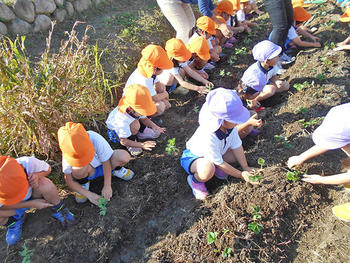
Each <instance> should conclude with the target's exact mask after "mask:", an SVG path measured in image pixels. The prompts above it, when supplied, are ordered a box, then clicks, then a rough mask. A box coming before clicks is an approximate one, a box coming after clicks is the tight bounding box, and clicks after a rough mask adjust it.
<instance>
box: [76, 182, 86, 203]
mask: <svg viewBox="0 0 350 263" xmlns="http://www.w3.org/2000/svg"><path fill="white" fill-rule="evenodd" d="M81 186H82V187H83V188H84V189H86V190H89V188H90V182H87V183H85V184H81ZM74 196H75V201H76V202H77V203H79V204H81V203H85V202H86V201H87V198H86V197H85V195H82V194H80V193H78V192H74Z"/></svg>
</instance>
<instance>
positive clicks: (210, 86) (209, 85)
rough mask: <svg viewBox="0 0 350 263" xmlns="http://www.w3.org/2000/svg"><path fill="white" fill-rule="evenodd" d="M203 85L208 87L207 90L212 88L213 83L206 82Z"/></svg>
mask: <svg viewBox="0 0 350 263" xmlns="http://www.w3.org/2000/svg"><path fill="white" fill-rule="evenodd" d="M205 87H206V88H207V89H208V90H212V89H213V88H214V84H213V83H208V84H206V85H205Z"/></svg>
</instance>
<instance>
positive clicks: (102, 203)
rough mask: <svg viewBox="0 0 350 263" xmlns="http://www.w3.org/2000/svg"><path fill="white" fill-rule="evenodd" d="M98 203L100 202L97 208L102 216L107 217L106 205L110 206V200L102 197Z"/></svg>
mask: <svg viewBox="0 0 350 263" xmlns="http://www.w3.org/2000/svg"><path fill="white" fill-rule="evenodd" d="M97 202H98V204H97V206H98V207H99V208H100V215H101V216H105V215H106V213H107V207H106V205H107V204H108V200H107V199H106V198H104V197H101V198H99V199H98V200H97Z"/></svg>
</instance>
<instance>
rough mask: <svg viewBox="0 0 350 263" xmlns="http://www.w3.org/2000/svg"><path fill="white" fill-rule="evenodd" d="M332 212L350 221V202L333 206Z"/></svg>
mask: <svg viewBox="0 0 350 263" xmlns="http://www.w3.org/2000/svg"><path fill="white" fill-rule="evenodd" d="M332 212H333V215H335V216H336V217H337V218H338V219H340V220H342V221H345V222H350V203H345V204H342V205H336V206H334V207H333V208H332Z"/></svg>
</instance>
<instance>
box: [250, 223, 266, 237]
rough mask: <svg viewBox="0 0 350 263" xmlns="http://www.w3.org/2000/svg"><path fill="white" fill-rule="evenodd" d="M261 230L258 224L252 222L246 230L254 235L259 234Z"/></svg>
mask: <svg viewBox="0 0 350 263" xmlns="http://www.w3.org/2000/svg"><path fill="white" fill-rule="evenodd" d="M262 228H263V227H262V225H261V224H259V223H258V222H252V223H249V224H248V229H249V230H251V231H253V232H254V234H255V235H257V234H259V233H260V231H261V229H262Z"/></svg>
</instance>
